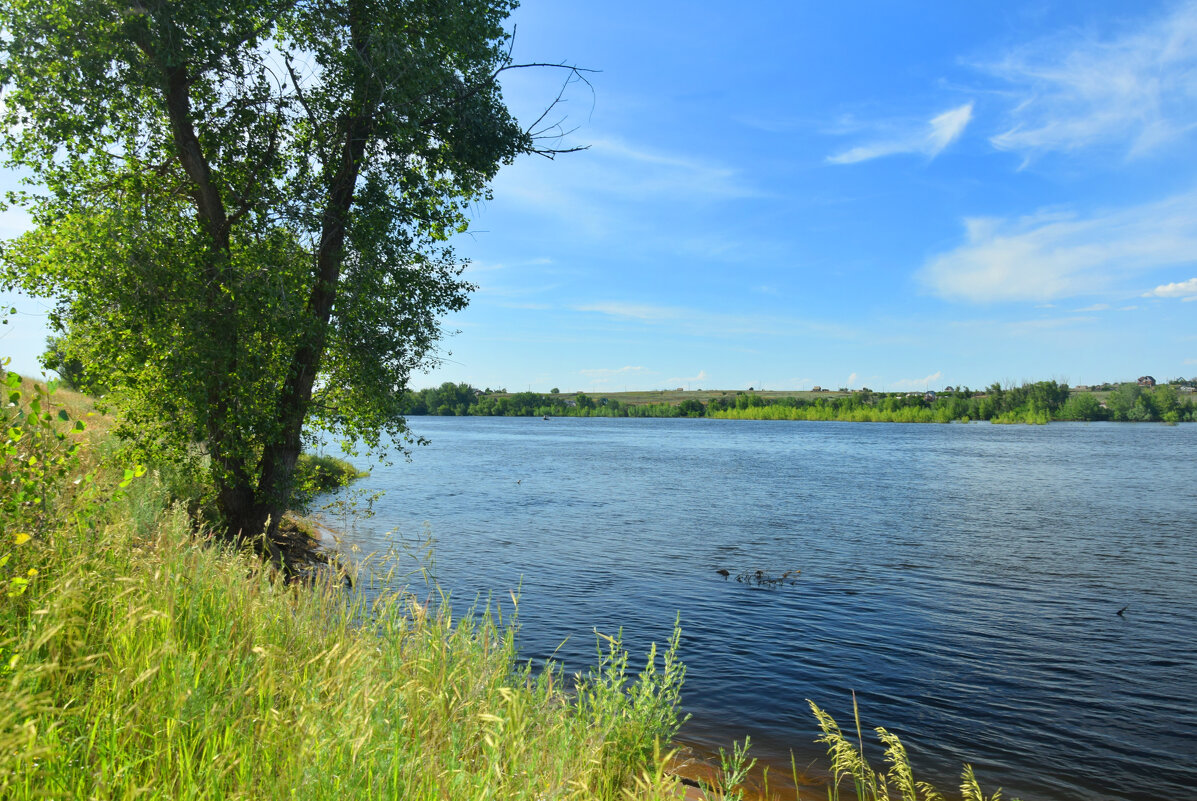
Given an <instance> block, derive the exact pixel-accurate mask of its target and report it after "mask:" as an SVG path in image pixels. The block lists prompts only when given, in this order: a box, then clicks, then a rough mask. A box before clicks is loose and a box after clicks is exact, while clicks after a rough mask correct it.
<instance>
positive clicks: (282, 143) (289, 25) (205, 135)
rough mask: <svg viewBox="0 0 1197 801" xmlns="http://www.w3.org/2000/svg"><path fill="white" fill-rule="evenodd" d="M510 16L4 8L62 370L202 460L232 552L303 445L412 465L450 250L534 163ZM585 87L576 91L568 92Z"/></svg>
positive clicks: (149, 443)
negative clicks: (496, 186) (93, 383)
mask: <svg viewBox="0 0 1197 801" xmlns="http://www.w3.org/2000/svg"><path fill="white" fill-rule="evenodd" d="M514 5H515V3H514V0H258V1H257V2H232V3H231V2H228V0H6V1H5V2H4V3H3V4H2V5H0V27H2V28H3V30H4V31H5V32H6V36H5V37H4V38H3V40H0V85H3V86H4V87H5V97H4V101H5V102H4V104H3V107H2V108H0V124H2V127H3V129H4V131H5V134H4V138H3V143H4V145H5V149H6V151H7V155H8V160H9V164H10V165H12V166H17V167H19V168H22V169H24V170H26V171H28V174H30V175H32V176H33V178H32V181H31V185H32V186H34V187H37V189H36V190H35V191H32V192H29V193H25V194H22V195H21V196H19V197H16V198H15V199H16V200H18V201H19V202H22V203H24V204H25V205H26V206H27V207H28V208H29V210H30V212H31V214H32V217H33V220H34V222H35V225H36V227H35V229H34V230H32V231H31V232H30V233H29V234H27V235H25V236H23V237H21V238H20V239H19V240H17V241H15V242H12V243H9V244H8V246H7V247H6V248H5V250H4V253H3V266H2V268H0V270H2V273H0V283H2V284H3V285H4V286H7V287H12V286H21V287H23V288H24V289H26V290H27V291H31V292H37V293H42V294H52V295H54V296H55V297H56V298H58V304H57V307H56V309H55V310H54V313H53V315H52V323H53V324H54V325H55V327H56V328H58V329H59V331H60V332H62V337H61V338H60V339H59V340H58V351H59V356H60V358H64V359H73V360H77V361H78V362H81V363H82V364H84V365H87V366H88V371H87V373H88V374H94V375H102V376H103V377H104V380H105V382H106V383H107V384H108V385H109V387H110V388H111V389H112V391H113V392H112V399H113V402H114V403H116V404H117V405H118V406H119V407H120V409H121V411H122V413H123V415H122V416H123V421H124V422H123V427H122V429H121V432H120V433H122V434H123V435H124V436H125V437H126V438H127V439H129V440H130V441H133V442H136V443H138V444H139V446H140V447H142V448H145V449H158V450H162V451H166V452H172V453H177V452H180V451H184V450H187V449H190V448H194V447H196V446H197V445H198V446H200V447H202V449H203V450H204V451H205V452H206V453H207V454H208V455H209V456H210V457H211V464H212V479H213V483H214V486H215V487H216V490H217V500H218V506H219V509H220V510H221V512H222V514H223V516H224V519H225V521H226V523H227V525H228V530H229V533H230V534H231V535H233V536H238V535H239V534H244V535H246V536H249V535H252V534H256V533H257V532H260V531H262V529H263V526H264V525H265V523H266V521H267V520H268V519H273V520H274V521H277V519H278V513H279V512H280V511H281V507H282V505H283V504H285V502H286V498H287V496H288V493H289V490H290V488H291V482H292V480H293V474H294V467H295V461H296V458H297V456H298V454H299V452H300V449H301V444H302V442H301V436H302V432H303V430H304V424H305V422H307V423H309V424H314V425H316V426H319V427H322V428H323V429H325V430H329V431H332V432H334V433H336V434H339V435H342V436H344V437H348V438H358V439H364V440H365V441H366V442H367V443H368V444H370V445H376V444H378V443H379V442H380V441H384V440H393V441H397V442H403V441H405V440H404V439H403V438H404V437H405V434H406V429H405V426H404V423H403V421H402V418H401V417H400V415H399V412H400V404H401V402H402V397H403V394H404V389H405V387H406V384H407V381H408V378H409V376H410V375H411V374H412V373H413V372H414V371H417V370H419V369H422V368H425V367H427V366H428V365H429V364H430V363H431V362H434V361H435V358H436V352H435V348H434V346H435V343H436V341H437V339H438V337H439V336H440V334H441V327H440V323H439V318H440V316H441V315H442V314H443V313H444V312H446V311H450V310H456V309H460V308H462V307H463V306H464V305H465V303H466V299H467V298H466V293H467V291H468V290H469V289H470V286H469V284H468V283H466V282H465V281H463V280H462V278H461V266H460V265H459V264H458V262H457V261H456V259H455V258H454V256H453V253H452V251H451V249H450V248H449V247H448V246H447V245H446V240H447V238H448V237H449V236H450V235H451V234H453V233H454V232H460V231H463V230H464V229H465V227H466V217H465V212H466V210H467V209H468V208H469V206H470V204H471V203H473V202H475V201H477V200H478V199H480V198H485V197H486V196H487V192H488V189H487V186H488V182H489V180H490V179H491V178H492V177H493V176H494V175H495V173H496V171H497V169H498V168H499V167H500V165H502V164H504V163H507V162H509V161H511V160H512V159H513V158H514V157H515V156H516V155H518V154H521V153H528V152H544V153H552V152H554V151H551V150H542V149H539V147H538V136H537V132H535V131H528V130H524V129H522V128H521V127H520V126H519V125H518V123H517V121H516V120H515V119H514V118H513V116H512V115H511V114H510V113H509V112H508V110H507V108H506V106H505V105H504V103H503V100H502V97H501V94H500V89H499V85H498V82H497V76H498V75H499V74H500V73H501V72H502V71H503V70H505V69H511V68H513V67H516V66H521V65H515V64H513V63H512V62H511V59H510V57H509V50H508V39H509V36H508V35H507V33H506V32H505V31H504V28H503V23H504V20H505V19H506V16H507V15H508V13H509V12H510V11H511V9H512V8H513V7H514ZM571 74H572V75H574V76H576V75H577V73H576V71H572V70H571Z"/></svg>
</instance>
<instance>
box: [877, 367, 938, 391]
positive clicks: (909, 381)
mask: <svg viewBox="0 0 1197 801" xmlns="http://www.w3.org/2000/svg"><path fill="white" fill-rule="evenodd" d="M941 378H943V371H942V370H936V371H935V372H934V373H932V374H931V375H925V376H923V377H922V378H899V379H898V380H897V381H893V382H891V383H890V388H891V389H924V388H926V387H929V386H930V385H931V384H932V383H933V382H935V381H938V380H939V379H941Z"/></svg>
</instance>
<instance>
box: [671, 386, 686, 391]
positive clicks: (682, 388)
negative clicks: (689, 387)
mask: <svg viewBox="0 0 1197 801" xmlns="http://www.w3.org/2000/svg"><path fill="white" fill-rule="evenodd" d="M685 391H686V388H685V387H678V388H677V389H675V390H674V392H685Z"/></svg>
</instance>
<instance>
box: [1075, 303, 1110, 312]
mask: <svg viewBox="0 0 1197 801" xmlns="http://www.w3.org/2000/svg"><path fill="white" fill-rule="evenodd" d="M1109 308H1110V304H1108V303H1094V304H1093V305H1092V306H1086V307H1084V308H1083V309H1074V310H1073V311H1077V312H1099V311H1107V310H1109Z"/></svg>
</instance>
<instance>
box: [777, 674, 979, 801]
mask: <svg viewBox="0 0 1197 801" xmlns="http://www.w3.org/2000/svg"><path fill="white" fill-rule="evenodd" d="M808 703H809V704H810V708H811V711H812V712H814V713H815V719H816V720H818V721H819V728H820V729H822V731H823V736H822V737H820V738H819V742H821V743H824V744H825V745H826V746H827V754H828V756H829V757H830V758H831V786H830V787H829V788H828V792H827V796H828V799H829V800H830V799H834V801H838V799H839V797H840V792H841V791H840V785H841V784H843V785H847V784H851V785H852V790H853V795H852V796H850V797H851V798H854V799H856V801H890V799H891V798H892V799H895V801H943V796H942V795H940V794H939V792H937V791H936V789H935V788H934V787H932V786H931V785H929V784H927V783H926V782H920V781H915V778H914V771H913V769H912V768H911V766H910V757H909V756H908V755H907V753H906V747H905V746H904V745H902V741H901V740H899V739H898V736H897V735H896V734H893V733H892V732H889V731H886V730H885V729H884V728H881V727H878V728H877V729H876V731H877V739H879V740H880V741H881V743H882V745H884V746H885V761H886V762H887V763H888V765H889V768H888V769H887V770H886V771H885V772H884V773H882V772H881V771H877V770H874V769H873V767H872V766H871V765H870V764H869V762H868V760H867V759H865V756H864V754H863V753H862V752H861V749H862V748H863V747H864V733H863V732H862V731H861V726H860V710H859V709H858V708H857V706H856V698H855V697H853V699H852V712H853V716H854V718H855V720H856V742H855V743H853V742H852V740H850V739H848V738H847V737H845V736H844V733H843V732H842V731H841V730H840V727H839V725H838V724H837V723H836V722H835V719H834V718H832V717H831V715H829V714H827V713H826V712H825V711H823V710H822V709H820V708H819V707H818V706H817V705H816V704H815V703H814V702H813V701H808ZM795 778H796V777H795ZM891 793H892V794H891ZM960 793H961V798H962V799H963V801H1000V799H1001V796H1002V793H1001V791H1000V790H999V791H997V792H995V793H994V794H993V795H992V796H989V797H986V795H985V793H984V792H982V790H981V786H980V784H978V783H977V777H976V776H975V775H974V774H973V769H972V766H970V765H965V766H964V773H963V774H962V775H961V777H960Z"/></svg>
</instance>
